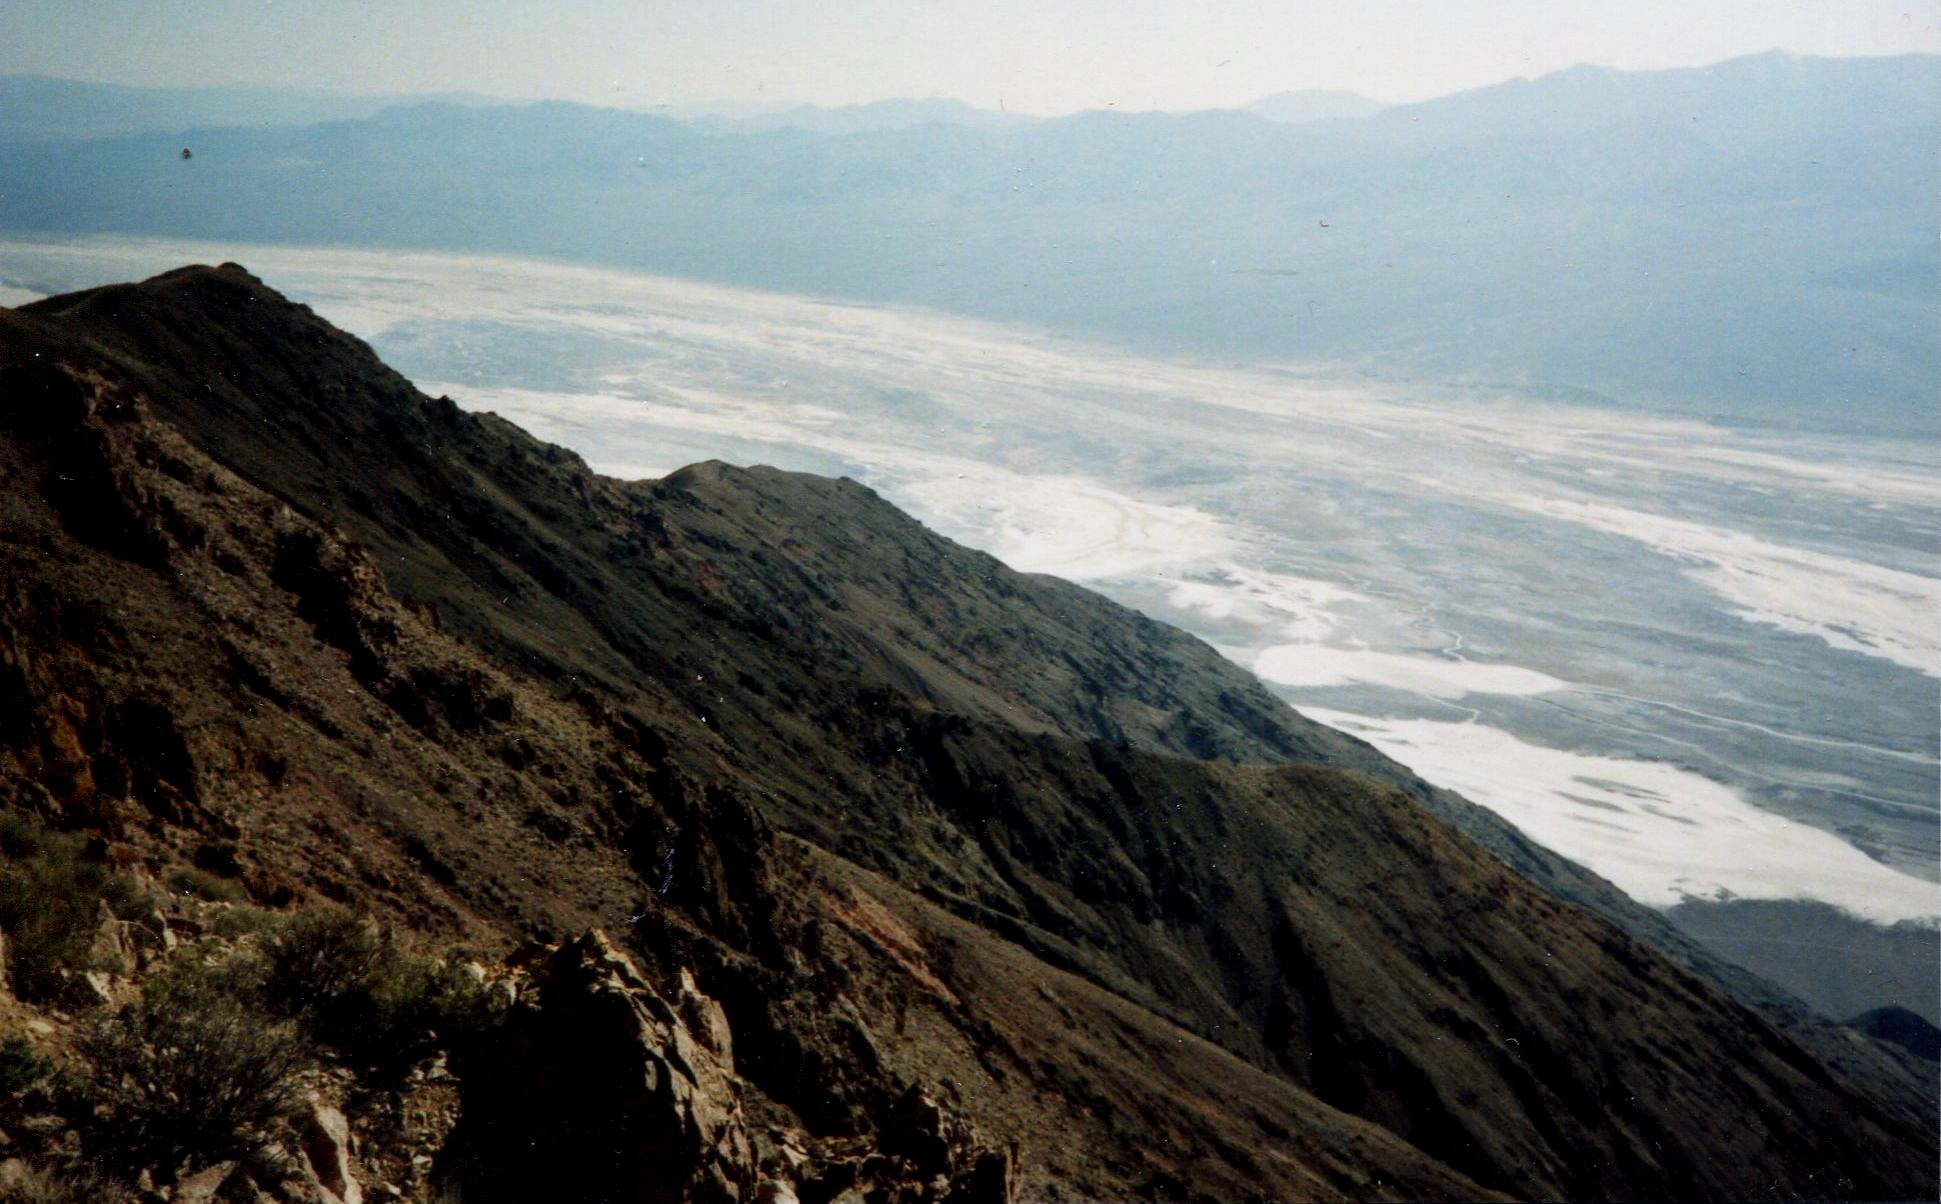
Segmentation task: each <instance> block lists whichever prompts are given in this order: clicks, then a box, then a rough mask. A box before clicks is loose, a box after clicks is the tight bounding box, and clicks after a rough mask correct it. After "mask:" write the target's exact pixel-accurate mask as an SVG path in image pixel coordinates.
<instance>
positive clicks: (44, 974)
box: [0, 814, 142, 1002]
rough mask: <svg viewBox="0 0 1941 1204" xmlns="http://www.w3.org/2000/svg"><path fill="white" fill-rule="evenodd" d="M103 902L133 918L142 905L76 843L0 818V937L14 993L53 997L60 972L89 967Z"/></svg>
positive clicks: (128, 885)
mask: <svg viewBox="0 0 1941 1204" xmlns="http://www.w3.org/2000/svg"><path fill="white" fill-rule="evenodd" d="M104 901H105V902H106V903H107V904H108V906H109V908H110V910H112V911H114V912H116V913H117V914H121V915H132V914H134V913H135V911H136V909H137V908H138V906H139V904H140V903H141V901H142V900H141V894H140V891H139V889H138V888H137V887H136V886H135V884H134V883H133V882H132V881H130V880H129V879H128V878H127V877H126V876H125V875H122V874H118V873H116V872H115V871H114V870H112V869H111V868H109V867H108V866H107V865H105V864H103V863H101V862H100V861H96V860H94V859H91V858H90V857H88V856H87V845H86V842H85V841H84V840H83V839H82V838H81V837H79V836H73V835H69V834H67V833H62V832H52V831H49V830H48V829H46V828H44V827H42V826H41V825H39V824H38V823H36V822H35V821H33V820H30V819H27V818H24V817H22V816H19V815H12V814H8V815H0V932H4V933H5V934H6V938H7V973H8V981H9V982H10V983H11V984H12V986H13V989H14V992H15V993H16V994H18V995H19V996H20V997H21V998H23V999H28V1000H33V1001H36V1002H39V1001H46V1000H52V999H56V998H58V997H59V996H60V995H61V994H62V993H63V992H64V991H65V990H66V989H67V978H66V976H65V975H64V974H63V973H62V971H64V970H73V969H87V968H88V964H87V963H88V950H89V947H90V946H91V945H92V944H93V942H94V934H95V931H96V929H97V928H98V927H99V925H100V919H101V904H102V903H103V902H104Z"/></svg>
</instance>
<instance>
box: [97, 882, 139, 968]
mask: <svg viewBox="0 0 1941 1204" xmlns="http://www.w3.org/2000/svg"><path fill="white" fill-rule="evenodd" d="M130 927H131V926H130V925H129V924H128V923H127V922H125V921H123V920H122V919H120V918H119V917H117V916H116V915H115V913H114V912H112V911H110V910H109V909H108V904H107V901H106V900H103V901H102V903H101V908H100V919H99V921H98V923H97V924H96V926H95V930H94V942H93V944H91V945H90V946H89V947H88V960H89V962H91V963H92V967H93V968H94V969H96V970H101V971H105V972H106V973H108V974H111V975H113V976H115V977H117V978H126V977H128V976H129V975H130V974H133V973H134V972H135V971H136V969H138V968H139V967H140V964H141V959H140V958H139V957H138V956H137V955H136V950H135V942H134V941H133V940H132V939H131V938H130V935H129V932H128V929H129V928H130Z"/></svg>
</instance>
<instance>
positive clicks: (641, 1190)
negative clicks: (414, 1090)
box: [450, 929, 755, 1204]
mask: <svg viewBox="0 0 1941 1204" xmlns="http://www.w3.org/2000/svg"><path fill="white" fill-rule="evenodd" d="M536 980H537V986H538V1002H537V1004H536V1006H535V1005H533V1004H530V1003H528V1004H526V1005H523V1006H522V1007H521V1009H520V1010H519V1012H517V1013H516V1014H515V1015H514V1017H513V1018H512V1020H511V1022H510V1023H509V1025H508V1029H507V1032H506V1036H505V1038H504V1040H503V1041H502V1042H500V1043H499V1046H498V1053H497V1058H496V1062H495V1064H493V1065H489V1066H485V1067H480V1068H477V1069H476V1070H475V1071H474V1072H473V1073H471V1074H470V1075H469V1076H468V1079H467V1086H468V1094H467V1098H466V1100H465V1104H464V1113H463V1116H464V1119H463V1120H462V1121H461V1125H460V1131H459V1132H458V1133H455V1134H454V1135H453V1141H452V1143H451V1147H450V1153H451V1155H452V1159H451V1160H452V1161H453V1162H454V1163H455V1164H458V1165H456V1167H455V1177H456V1178H457V1179H458V1182H459V1184H460V1188H461V1192H462V1194H463V1197H464V1199H466V1200H467V1201H473V1200H481V1201H499V1200H508V1201H509V1200H531V1199H542V1198H554V1199H599V1200H613V1201H623V1200H642V1201H646V1200H654V1201H664V1200H681V1201H696V1202H705V1204H728V1202H731V1201H742V1200H748V1199H752V1198H753V1196H754V1194H755V1163H754V1151H753V1146H752V1144H751V1143H750V1141H749V1136H748V1127H747V1121H746V1119H745V1117H744V1114H743V1111H742V1103H741V1097H740V1093H739V1089H738V1087H737V1086H736V1083H735V1081H734V1079H733V1077H732V1075H731V1072H730V1071H729V1070H728V1069H727V1067H726V1066H725V1065H724V1064H723V1062H722V1060H721V1058H720V1057H719V1056H718V1055H717V1054H716V1053H715V1051H714V1050H713V1049H712V1048H711V1046H710V1044H709V1042H708V1041H705V1040H703V1039H702V1038H701V1037H700V1036H698V1035H697V1034H696V1033H695V1032H694V1031H693V1030H692V1029H691V1028H690V1027H689V1025H688V1022H687V1021H686V1020H685V1019H684V1018H683V1017H682V1015H681V1011H680V1010H678V1009H677V1008H676V1007H675V1006H674V1005H673V1004H671V1003H670V1002H669V1001H668V1000H667V999H666V998H664V997H663V996H662V995H661V994H660V992H658V991H657V990H655V988H654V987H653V985H652V984H651V983H649V981H648V980H647V978H646V976H645V975H644V974H643V973H642V972H641V970H640V968H639V967H638V966H637V965H635V963H634V962H633V960H632V959H631V958H629V957H628V956H627V955H626V954H624V953H622V952H620V951H619V950H618V949H616V948H614V946H613V944H612V943H611V942H610V941H609V940H608V939H607V937H606V935H605V934H604V933H602V932H600V931H598V930H597V929H596V930H594V931H592V932H590V933H588V934H587V935H585V936H583V937H581V938H580V939H578V940H576V941H573V942H571V943H569V944H567V945H565V946H563V947H561V948H560V949H559V950H557V951H556V952H555V953H554V954H553V955H552V956H551V958H550V959H549V960H548V961H547V963H546V964H545V965H544V966H543V967H541V968H540V971H539V973H538V975H536ZM696 994H697V995H698V992H697V993H696ZM701 998H702V999H705V996H702V997H701ZM710 1002H711V1001H710ZM701 1006H702V1005H701V1004H699V1003H698V1002H697V1003H696V1004H695V1005H694V1007H696V1008H700V1007H701ZM702 1010H703V1011H705V1008H702ZM722 1024H723V1028H724V1029H725V1027H726V1022H725V1020H724V1021H723V1022H722ZM513 1149H516V1150H518V1151H520V1156H519V1158H518V1159H517V1160H516V1162H515V1161H511V1160H508V1159H507V1158H506V1157H505V1151H507V1150H513Z"/></svg>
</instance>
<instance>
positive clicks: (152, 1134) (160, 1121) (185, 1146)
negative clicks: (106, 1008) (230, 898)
mask: <svg viewBox="0 0 1941 1204" xmlns="http://www.w3.org/2000/svg"><path fill="white" fill-rule="evenodd" d="M256 988H257V980H256V979H255V977H254V975H253V973H252V972H251V970H250V969H249V968H248V967H240V968H238V967H230V966H208V965H189V966H185V967H184V968H182V969H179V970H177V971H175V972H173V973H171V974H169V975H167V976H166V977H163V978H160V979H157V980H154V981H153V982H151V983H150V984H149V986H148V989H147V990H146V991H144V992H143V995H142V998H141V999H140V1000H139V1001H137V1002H135V1003H132V1004H129V1005H128V1006H127V1007H124V1008H123V1009H121V1010H120V1011H119V1012H117V1013H115V1014H114V1015H112V1016H109V1017H105V1018H103V1019H101V1020H99V1021H97V1022H96V1023H95V1024H94V1025H93V1026H92V1027H91V1028H89V1029H88V1030H87V1031H86V1032H85V1033H84V1034H83V1036H82V1038H81V1040H80V1041H79V1042H78V1047H79V1049H80V1052H81V1054H82V1055H83V1056H84V1057H85V1058H87V1060H88V1062H89V1063H90V1065H91V1066H92V1067H93V1075H92V1077H91V1080H90V1082H89V1091H90V1094H91V1095H92V1096H93V1101H94V1104H95V1110H96V1114H97V1117H98V1119H100V1120H101V1122H102V1123H103V1124H104V1125H105V1126H106V1131H107V1132H108V1133H111V1134H112V1140H111V1142H109V1143H108V1144H109V1145H110V1146H111V1147H112V1149H113V1151H114V1154H115V1156H116V1157H117V1158H118V1159H121V1160H125V1161H126V1164H127V1165H129V1166H143V1165H152V1164H157V1163H159V1164H161V1165H166V1166H173V1165H175V1164H176V1163H178V1162H179V1161H180V1160H181V1159H182V1158H184V1157H194V1158H197V1159H199V1160H201V1161H204V1162H216V1161H220V1160H223V1159H226V1158H250V1157H253V1156H255V1155H257V1154H258V1153H259V1152H260V1151H261V1150H263V1149H264V1148H265V1147H267V1146H268V1145H269V1144H270V1143H271V1142H272V1140H273V1138H274V1135H275V1133H276V1131H277V1129H278V1128H279V1127H280V1126H281V1125H282V1124H283V1123H284V1121H285V1120H286V1119H287V1118H288V1116H289V1114H290V1112H291V1110H292V1109H293V1108H294V1107H295V1105H296V1103H297V1080H296V1075H297V1072H298V1071H299V1070H301V1069H302V1067H303V1065H304V1063H305V1061H306V1059H305V1056H304V1049H303V1046H302V1045H301V1043H300V1042H299V1040H298V1038H297V1034H296V1032H295V1030H294V1027H293V1026H292V1025H290V1024H287V1023H281V1022H278V1021H275V1020H273V1019H272V1018H270V1017H269V1016H267V1015H265V1014H264V1013H263V1012H262V1011H261V1010H260V1008H259V1007H258V1006H257V1005H256V1002H255V999H254V998H253V997H254V996H255V994H256Z"/></svg>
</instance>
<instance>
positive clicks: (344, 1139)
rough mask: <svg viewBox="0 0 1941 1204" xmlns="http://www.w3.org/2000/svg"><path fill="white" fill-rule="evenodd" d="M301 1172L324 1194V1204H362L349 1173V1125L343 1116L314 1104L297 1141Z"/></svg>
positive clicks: (352, 1177) (356, 1184) (361, 1198)
mask: <svg viewBox="0 0 1941 1204" xmlns="http://www.w3.org/2000/svg"><path fill="white" fill-rule="evenodd" d="M298 1144H299V1148H301V1149H302V1151H303V1160H304V1169H305V1170H306V1171H308V1172H309V1177H310V1178H311V1179H312V1180H313V1181H314V1183H315V1185H316V1186H317V1188H318V1189H320V1190H321V1191H322V1193H323V1196H324V1200H325V1204H364V1191H363V1188H361V1187H359V1186H358V1183H357V1176H356V1174H355V1173H354V1172H353V1171H352V1169H351V1158H350V1122H349V1121H347V1120H345V1119H344V1114H343V1113H342V1112H339V1111H338V1110H337V1109H335V1108H333V1107H330V1106H329V1105H328V1104H325V1103H323V1102H321V1101H314V1102H312V1104H311V1106H310V1112H309V1115H308V1116H306V1117H305V1118H304V1121H303V1126H302V1133H301V1135H300V1136H299V1138H298Z"/></svg>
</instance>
